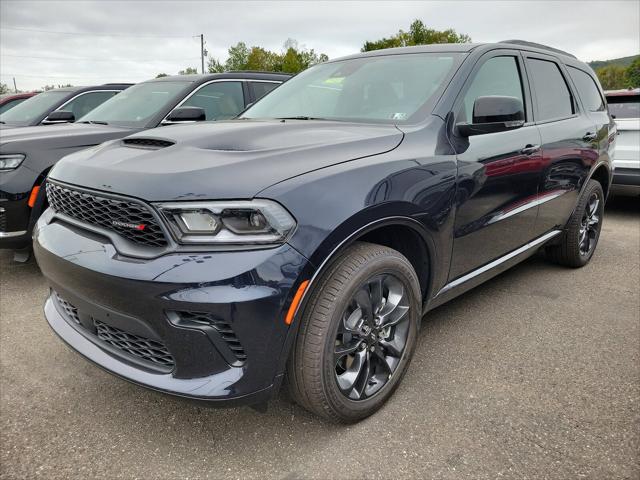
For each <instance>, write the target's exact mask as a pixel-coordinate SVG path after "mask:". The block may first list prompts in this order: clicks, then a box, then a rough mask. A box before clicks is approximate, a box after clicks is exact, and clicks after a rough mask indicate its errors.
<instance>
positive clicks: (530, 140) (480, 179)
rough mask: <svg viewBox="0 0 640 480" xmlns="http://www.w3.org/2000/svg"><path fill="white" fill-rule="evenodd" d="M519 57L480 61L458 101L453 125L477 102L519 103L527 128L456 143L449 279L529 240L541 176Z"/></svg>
mask: <svg viewBox="0 0 640 480" xmlns="http://www.w3.org/2000/svg"><path fill="white" fill-rule="evenodd" d="M523 72H524V68H523V59H522V57H521V56H520V54H519V53H518V52H514V51H509V50H498V51H494V52H491V53H489V54H487V55H485V56H483V57H482V58H481V59H480V60H479V62H478V64H477V65H476V66H475V68H474V71H473V72H472V74H471V76H470V77H469V79H468V80H467V82H466V84H465V87H463V90H462V92H461V94H460V96H459V98H458V99H457V100H456V104H455V107H454V110H453V111H454V115H455V122H456V124H458V123H461V122H467V121H469V122H470V121H471V115H472V110H473V105H474V102H475V100H476V99H477V98H478V97H485V96H508V97H516V98H518V99H519V100H521V102H522V104H523V106H524V109H525V118H526V122H525V125H524V126H522V127H520V128H518V129H514V130H509V131H504V132H499V133H488V134H482V135H474V136H470V137H468V138H458V137H456V134H455V133H454V136H453V138H452V143H453V144H454V146H455V149H456V152H457V159H458V181H457V199H456V204H457V211H456V219H455V228H454V244H453V253H452V259H451V270H450V273H449V279H450V280H453V279H455V278H457V277H460V276H462V275H464V274H466V273H469V272H471V271H473V270H475V269H476V268H479V267H481V266H483V265H485V264H487V263H489V262H491V261H493V260H496V259H498V258H500V257H501V256H503V255H505V254H507V253H509V252H510V251H512V250H515V249H517V248H518V247H521V246H522V245H524V244H526V243H527V242H528V241H530V240H531V239H532V236H533V228H534V225H535V220H536V215H537V212H538V208H537V193H538V181H539V176H540V162H541V153H540V134H539V132H538V129H537V127H536V126H535V125H534V124H533V114H532V110H531V97H530V94H529V88H528V84H527V81H526V77H525V75H524V74H523Z"/></svg>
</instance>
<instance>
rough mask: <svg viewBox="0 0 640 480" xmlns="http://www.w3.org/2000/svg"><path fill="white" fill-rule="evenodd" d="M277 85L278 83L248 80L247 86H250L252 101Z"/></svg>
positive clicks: (258, 98) (255, 100)
mask: <svg viewBox="0 0 640 480" xmlns="http://www.w3.org/2000/svg"><path fill="white" fill-rule="evenodd" d="M278 85H280V84H279V83H271V82H249V87H250V88H251V93H252V94H253V101H254V102H257V101H258V100H260V99H261V98H262V97H264V96H265V95H266V94H267V93H269V92H270V91H271V90H273V89H274V88H276V87H277V86H278Z"/></svg>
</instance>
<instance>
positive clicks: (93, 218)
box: [46, 182, 167, 247]
mask: <svg viewBox="0 0 640 480" xmlns="http://www.w3.org/2000/svg"><path fill="white" fill-rule="evenodd" d="M46 188H47V200H48V201H49V205H50V206H51V208H53V210H55V211H56V212H59V213H63V214H65V215H67V216H69V217H72V218H75V219H77V220H81V221H83V222H86V223H89V224H91V225H97V226H100V227H103V228H106V229H108V230H112V231H114V232H116V233H118V234H119V235H120V236H122V237H124V238H126V239H127V240H129V241H130V242H133V243H136V244H138V245H144V246H147V247H164V246H166V245H167V239H166V237H165V235H164V232H163V230H162V228H161V227H160V224H159V223H158V221H157V220H156V217H155V216H154V215H153V214H152V213H151V211H150V210H149V208H148V207H147V206H145V205H144V204H143V203H138V202H137V201H133V200H126V199H122V200H120V199H114V198H110V197H106V196H102V195H100V194H99V193H88V192H84V191H80V190H74V189H71V188H67V187H63V186H61V185H57V184H55V183H51V182H47V187H46Z"/></svg>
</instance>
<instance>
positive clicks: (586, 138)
mask: <svg viewBox="0 0 640 480" xmlns="http://www.w3.org/2000/svg"><path fill="white" fill-rule="evenodd" d="M596 137H597V135H596V134H595V133H593V132H587V133H585V134H584V137H582V140H584V141H585V142H593V141H594V140H595V139H596Z"/></svg>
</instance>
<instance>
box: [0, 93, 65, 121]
mask: <svg viewBox="0 0 640 480" xmlns="http://www.w3.org/2000/svg"><path fill="white" fill-rule="evenodd" d="M69 93H70V92H69V91H68V90H62V91H61V90H49V91H48V92H42V93H39V94H38V95H35V96H33V97H31V98H29V99H27V100H25V101H24V102H22V103H21V104H20V105H16V106H15V107H13V108H12V109H11V110H9V111H7V112H4V113H3V114H2V115H0V122H2V123H9V124H18V125H28V124H30V123H31V122H34V121H37V120H38V119H39V118H40V117H42V116H43V115H45V114H47V113H48V112H49V111H50V110H51V109H52V108H54V107H55V106H57V105H58V104H60V103H61V102H62V101H64V99H65V97H67V96H69Z"/></svg>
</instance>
